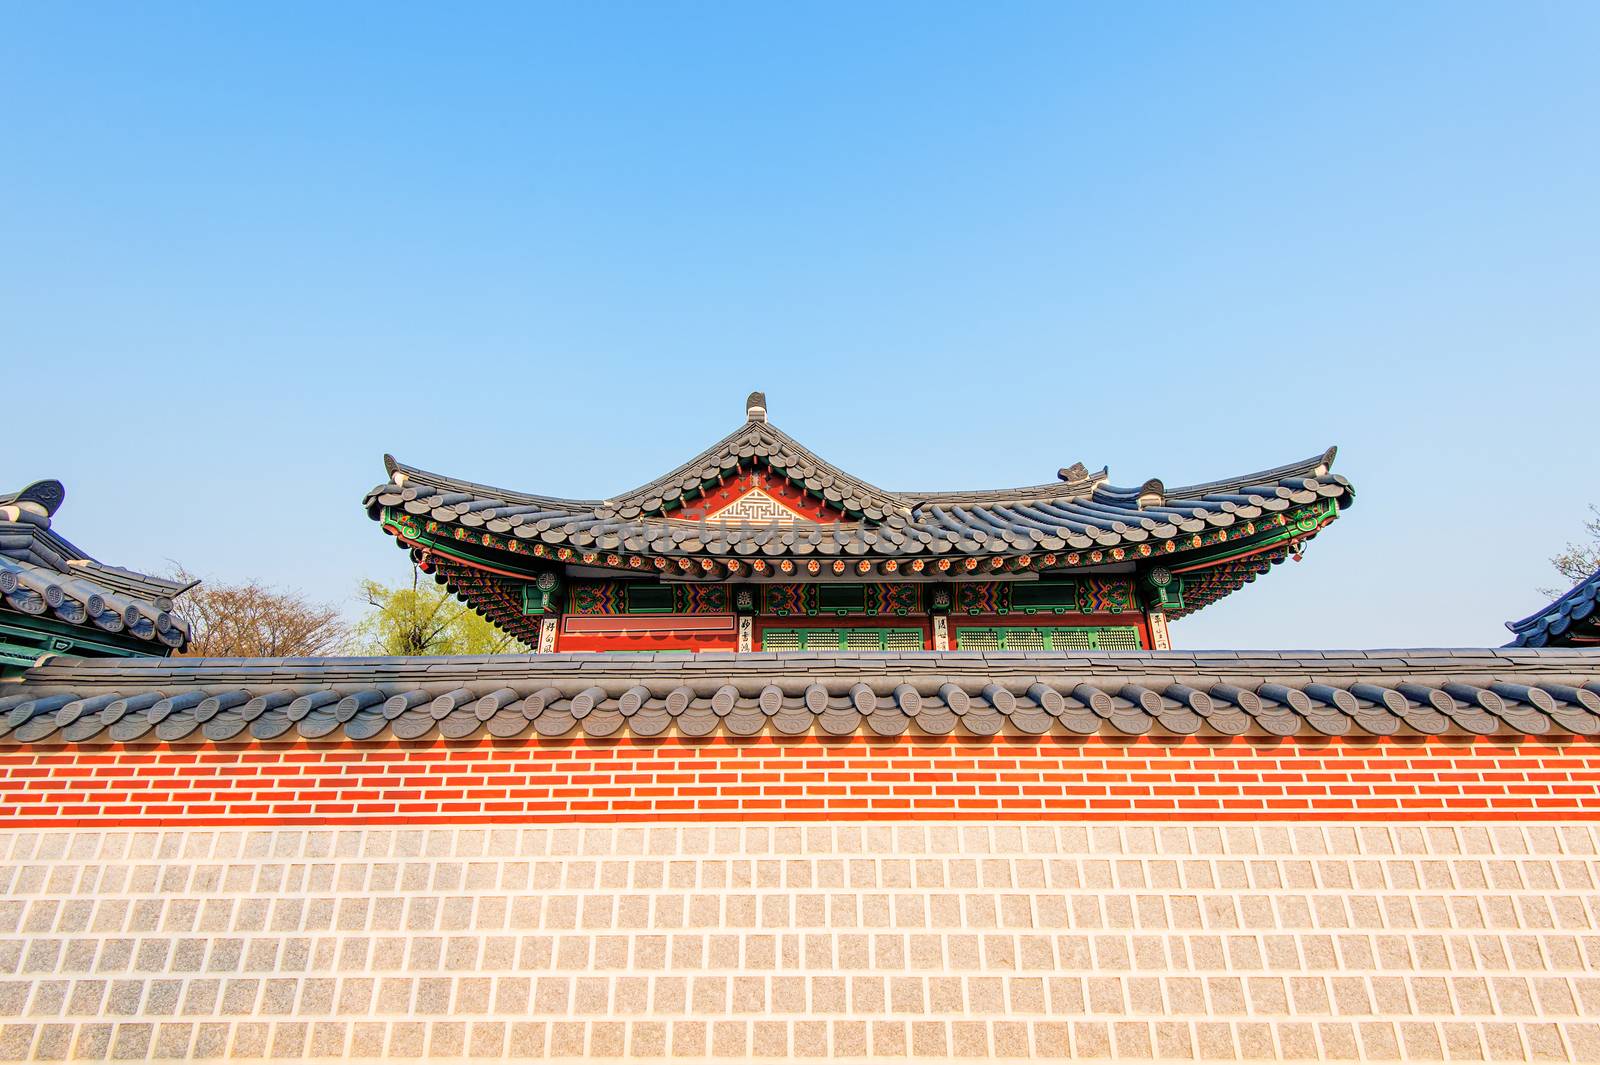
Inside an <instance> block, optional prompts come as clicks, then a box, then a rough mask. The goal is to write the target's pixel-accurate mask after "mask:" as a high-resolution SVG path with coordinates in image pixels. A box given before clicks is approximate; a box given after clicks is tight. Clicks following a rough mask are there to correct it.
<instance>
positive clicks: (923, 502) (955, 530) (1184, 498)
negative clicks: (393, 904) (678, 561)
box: [365, 414, 1353, 559]
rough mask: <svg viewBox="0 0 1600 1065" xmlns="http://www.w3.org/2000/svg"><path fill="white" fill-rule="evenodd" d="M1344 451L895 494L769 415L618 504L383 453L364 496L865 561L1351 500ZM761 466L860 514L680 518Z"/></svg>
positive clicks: (1113, 542)
mask: <svg viewBox="0 0 1600 1065" xmlns="http://www.w3.org/2000/svg"><path fill="white" fill-rule="evenodd" d="M1334 455H1335V449H1333V448H1329V449H1328V450H1327V451H1326V452H1324V453H1322V454H1320V455H1316V456H1313V457H1312V458H1309V459H1306V460H1304V461H1302V462H1297V463H1292V464H1290V465H1287V466H1279V467H1277V468H1275V469H1271V470H1266V471H1263V472H1261V473H1256V474H1249V475H1246V476H1243V477H1236V478H1232V479H1229V480H1224V481H1215V482H1210V483H1207V484H1201V485H1192V486H1187V487H1181V488H1174V489H1167V488H1165V487H1164V486H1163V485H1162V483H1161V482H1160V481H1158V480H1150V481H1146V482H1144V483H1143V484H1142V485H1140V486H1139V487H1137V488H1119V487H1116V486H1113V485H1111V484H1109V483H1108V482H1107V479H1106V473H1105V471H1104V470H1101V471H1100V472H1098V473H1092V474H1091V473H1088V472H1087V471H1086V470H1085V469H1084V468H1083V467H1082V466H1081V465H1077V466H1074V467H1071V468H1068V469H1065V470H1063V471H1061V473H1062V477H1063V478H1064V479H1063V480H1062V481H1059V482H1057V483H1053V484H1046V485H1036V486H1032V487H1025V488H1011V489H990V490H984V491H973V492H890V491H885V490H884V489H881V488H877V487H875V486H873V485H870V484H867V483H866V482H864V481H861V480H858V479H856V478H853V477H851V476H850V475H849V474H846V473H845V472H843V471H842V470H840V469H838V468H837V467H835V466H832V465H830V464H829V463H827V462H824V461H823V460H822V459H820V458H818V457H817V456H815V455H813V454H812V453H811V452H810V451H808V450H806V449H805V448H804V447H802V446H801V445H800V444H799V443H798V442H797V441H795V440H794V439H793V438H792V437H790V436H789V435H788V434H786V433H784V432H783V431H781V430H780V429H778V428H777V427H776V426H773V425H771V424H769V423H768V422H766V421H765V419H764V414H763V417H762V419H760V420H755V419H752V420H751V421H748V422H746V424H745V425H744V426H742V427H741V428H740V429H739V430H738V431H736V432H734V433H732V434H730V435H729V436H727V437H724V438H723V439H722V440H720V441H718V442H717V443H716V444H714V445H712V446H711V447H710V448H708V449H706V450H705V451H704V452H702V453H701V454H699V455H697V456H696V457H695V458H693V459H691V460H690V461H689V462H687V463H685V464H684V465H682V466H680V467H678V468H677V469H675V470H673V471H672V472H671V473H669V474H667V475H666V476H664V477H661V478H658V479H656V480H654V481H651V482H650V483H649V484H646V485H642V486H641V487H639V488H636V489H634V490H632V491H630V492H626V493H624V494H622V495H621V496H619V497H617V498H615V499H611V500H576V499H558V498H555V497H550V496H535V495H528V494H525V493H520V492H511V491H506V490H503V489H498V488H491V487H488V486H486V485H480V484H474V483H471V482H468V481H461V480H457V479H455V478H451V477H445V476H442V475H440V474H435V473H429V472H428V471H426V470H421V469H417V468H416V467H414V466H406V465H403V464H401V463H399V462H397V461H395V459H394V458H393V456H387V455H386V456H385V457H384V462H385V466H386V468H387V469H388V471H389V474H390V480H389V481H387V482H385V483H383V484H380V485H378V486H376V487H375V488H373V489H372V490H371V491H369V492H368V493H367V495H366V497H365V503H366V506H367V509H368V513H369V515H370V516H371V517H372V518H374V519H375V520H377V519H381V517H382V513H383V510H384V508H390V509H392V510H395V511H399V512H403V513H405V514H408V515H412V516H415V517H419V518H430V519H432V520H434V521H436V522H439V523H443V524H446V525H453V526H457V527H460V528H463V529H468V530H482V531H484V532H486V533H490V534H495V535H498V536H504V537H508V538H516V539H519V540H523V541H529V542H532V543H539V544H548V545H558V546H565V547H570V548H572V549H574V550H576V551H580V552H593V551H629V552H636V553H640V554H647V555H652V556H665V557H673V556H678V557H687V556H718V557H738V556H760V557H795V558H802V557H807V556H813V557H829V556H835V557H837V556H861V557H863V558H894V559H899V558H915V557H919V556H920V557H931V556H956V557H960V556H980V555H981V556H987V557H1001V558H1016V557H1019V556H1032V555H1037V554H1039V553H1041V552H1056V551H1087V550H1094V549H1116V548H1122V547H1135V546H1138V545H1146V544H1147V545H1150V546H1152V547H1159V546H1166V544H1165V543H1164V542H1166V541H1179V540H1180V538H1181V539H1183V540H1185V541H1187V540H1189V539H1191V538H1192V537H1193V536H1194V535H1195V534H1199V533H1203V532H1208V531H1212V530H1217V529H1229V528H1231V527H1234V526H1240V527H1242V526H1243V525H1244V524H1245V523H1251V522H1254V521H1256V520H1258V519H1262V518H1269V519H1270V518H1271V517H1272V516H1274V515H1279V514H1283V513H1285V512H1288V511H1291V510H1293V509H1295V508H1301V507H1306V506H1310V505H1314V504H1318V503H1324V502H1327V501H1333V502H1334V503H1336V504H1337V506H1338V507H1339V508H1341V509H1342V508H1344V507H1348V506H1350V505H1351V503H1352V501H1353V492H1352V489H1351V486H1350V482H1349V481H1347V480H1346V479H1345V478H1344V477H1342V476H1339V475H1337V474H1334V473H1331V472H1330V467H1331V466H1332V464H1333V459H1334ZM751 464H758V465H761V466H764V467H765V468H767V469H769V470H771V471H773V472H775V473H777V474H779V475H781V476H783V477H785V478H787V479H788V480H789V481H790V482H792V483H794V484H796V485H799V486H800V487H802V488H803V489H804V490H805V491H806V492H807V493H809V494H811V495H812V496H814V497H815V498H817V499H818V500H821V501H823V502H826V503H828V504H829V505H831V506H833V507H836V508H838V509H839V510H841V511H843V512H844V513H845V514H846V515H848V516H849V517H850V519H851V520H848V521H843V522H837V523H831V524H811V523H806V522H799V523H793V524H788V525H784V526H782V527H778V526H777V525H775V524H773V523H767V522H757V523H750V524H744V525H741V524H737V523H733V524H718V525H715V526H712V527H708V526H706V525H702V524H699V523H696V522H693V521H685V520H677V519H674V518H673V517H672V514H673V512H674V510H675V509H676V508H677V507H679V506H680V505H682V503H683V502H684V501H685V500H687V499H689V498H692V497H694V496H697V495H698V494H699V493H701V492H702V491H704V490H705V488H706V486H707V485H708V484H711V485H714V484H716V482H717V481H718V479H719V478H724V477H726V476H729V475H731V474H733V473H734V472H735V471H737V470H740V469H744V468H749V467H750V465H751Z"/></svg>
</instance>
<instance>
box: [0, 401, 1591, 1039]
mask: <svg viewBox="0 0 1600 1065" xmlns="http://www.w3.org/2000/svg"><path fill="white" fill-rule="evenodd" d="M764 408H765V403H764V402H762V401H761V397H760V396H759V395H756V396H753V397H751V401H750V403H749V405H748V410H747V418H746V421H745V423H744V425H743V426H741V427H740V428H739V430H738V431H737V432H735V433H734V434H733V435H731V436H729V437H728V438H726V439H725V440H723V441H722V442H720V443H719V444H717V445H716V446H714V447H713V448H711V449H710V450H708V451H706V452H705V453H703V454H702V455H699V456H697V457H696V458H694V459H693V460H691V461H690V462H688V463H686V464H684V465H683V466H681V467H679V468H678V469H676V470H674V471H673V472H672V473H670V474H667V475H666V476H664V477H662V478H659V479H658V480H656V481H653V482H651V483H650V484H648V485H645V486H643V487H642V488H639V489H637V490H634V491H632V492H628V493H624V494H622V495H620V496H616V497H613V498H610V499H607V500H601V501H575V500H566V499H555V498H550V497H545V496H538V495H530V494H524V493H516V492H507V491H501V490H499V489H491V488H485V487H483V486H480V485H476V484H472V483H469V482H465V481H457V480H453V479H450V478H445V477H440V476H436V475H433V474H428V473H425V472H423V471H420V470H416V469H413V468H411V467H407V466H402V465H400V464H398V463H394V462H391V463H390V464H389V465H390V474H391V476H390V479H389V481H387V482H386V483H384V484H383V485H380V486H379V487H377V488H375V489H373V490H372V491H371V492H370V493H368V494H367V496H366V503H367V507H368V509H369V513H370V514H371V515H372V517H373V518H374V519H375V520H376V521H378V522H380V523H381V525H382V527H383V529H384V530H385V531H386V532H387V533H389V534H390V535H391V536H393V537H394V539H395V542H396V543H398V544H399V545H400V546H401V547H402V548H403V549H405V550H407V551H409V552H411V553H412V557H413V558H415V559H416V560H417V562H418V564H419V565H422V566H424V567H426V568H427V569H428V570H429V571H430V572H432V573H433V574H434V575H435V577H437V578H439V579H441V580H442V581H444V582H445V583H446V584H448V585H449V586H450V587H451V588H452V589H453V590H454V591H455V592H456V594H458V595H460V596H461V597H463V598H464V599H466V600H467V601H468V602H470V603H472V604H473V605H474V606H476V607H477V608H478V609H480V610H481V611H483V612H484V614H485V615H486V616H488V617H490V618H491V619H493V620H494V622H495V623H496V624H498V625H500V626H501V627H503V628H504V629H506V630H507V631H510V632H512V633H515V634H516V635H517V636H518V637H519V638H520V639H522V640H523V641H524V642H525V643H526V644H527V646H528V648H529V653H526V654H514V655H502V656H494V657H484V658H465V657H462V658H383V657H378V658H325V659H199V658H182V657H179V658H161V657H157V655H158V654H159V653H160V652H162V651H164V650H167V649H169V648H171V647H175V646H179V645H181V642H182V640H181V638H179V637H174V636H173V635H171V633H172V632H174V631H177V630H175V629H174V628H172V627H171V625H169V626H167V627H163V625H162V623H161V613H160V612H161V611H162V610H163V609H165V608H163V607H162V605H161V598H162V595H163V594H170V593H172V592H176V589H167V592H166V593H163V589H162V587H161V586H159V585H155V584H141V583H139V582H140V581H142V580H145V579H144V578H137V577H136V576H130V575H127V574H125V573H123V572H122V571H109V570H107V569H106V568H104V567H95V566H93V565H90V564H88V563H87V562H86V560H83V559H81V553H80V552H76V551H75V550H72V549H69V548H67V547H64V546H62V544H63V542H62V541H59V538H56V537H55V536H54V534H53V533H50V532H49V530H48V527H47V524H48V522H47V519H48V518H49V516H50V514H52V513H53V512H54V507H55V505H56V503H58V502H59V496H58V495H57V497H55V502H51V501H50V498H49V493H48V492H45V491H43V490H41V489H39V488H38V487H37V486H36V487H35V488H34V489H30V490H28V491H26V492H23V493H19V494H18V495H15V496H12V497H9V501H8V502H5V503H0V506H3V507H5V508H8V509H5V510H4V514H5V515H6V516H7V522H8V524H0V535H4V536H5V537H7V539H4V540H3V541H0V543H4V544H5V545H6V551H7V553H6V554H5V555H4V556H3V557H0V574H5V573H10V574H15V575H16V576H15V577H14V578H4V579H7V580H14V581H15V588H16V589H24V588H25V589H26V591H25V592H18V591H15V590H10V591H8V592H7V597H6V600H5V602H6V611H7V613H4V614H3V615H0V618H3V619H4V623H5V624H7V625H12V626H13V627H14V628H21V629H24V630H25V633H38V632H41V631H45V630H44V629H41V628H40V627H39V626H40V625H44V624H45V623H48V624H47V629H48V635H49V637H50V638H57V637H59V638H61V639H64V640H74V639H76V638H78V637H79V636H80V635H81V636H82V637H84V638H85V639H86V640H88V641H89V642H88V643H86V644H83V645H78V644H74V645H73V646H72V647H70V648H57V647H55V646H54V645H41V644H35V645H32V647H31V650H30V652H29V653H31V652H32V651H34V650H37V651H39V652H40V653H39V654H38V655H37V656H36V657H35V658H34V659H33V660H32V664H31V665H30V666H29V668H26V669H25V670H23V671H21V672H20V673H19V675H17V676H14V677H10V678H7V679H0V809H4V810H5V811H6V818H5V820H4V821H3V822H0V1061H61V1060H73V1061H86V1060H87V1061H95V1060H116V1061H174V1060H185V1061H200V1060H210V1061H216V1060H246V1061H291V1060H295V1061H297V1060H313V1061H342V1060H360V1061H385V1062H389V1061H392V1062H414V1061H429V1062H451V1063H455V1062H462V1061H468V1062H480V1061H482V1062H494V1061H499V1062H512V1061H515V1062H523V1061H530V1060H546V1059H556V1060H579V1059H582V1060H590V1061H613V1060H620V1059H630V1060H639V1061H673V1062H699V1061H717V1062H743V1061H747V1060H753V1059H754V1060H759V1059H766V1060H772V1059H794V1060H798V1061H816V1062H822V1061H829V1062H874V1063H881V1062H909V1061H937V1062H944V1061H978V1060H989V1059H1002V1060H1022V1059H1031V1060H1038V1061H1059V1060H1064V1059H1068V1058H1072V1059H1091V1060H1105V1061H1118V1062H1126V1061H1147V1062H1156V1061H1159V1062H1175V1061H1182V1062H1196V1063H1198V1062H1214V1061H1264V1060H1265V1061H1325V1062H1334V1061H1352V1060H1364V1061H1437V1062H1445V1061H1450V1062H1454V1061H1589V1062H1595V1061H1600V795H1597V790H1596V789H1597V785H1600V651H1596V650H1584V649H1582V648H1581V647H1578V646H1571V647H1561V646H1555V645H1557V644H1560V643H1563V642H1568V643H1572V644H1579V643H1581V641H1582V640H1584V639H1587V638H1588V634H1592V624H1591V622H1592V619H1593V609H1592V608H1593V596H1592V594H1591V592H1592V588H1591V591H1590V592H1586V591H1584V590H1582V589H1579V590H1577V591H1575V592H1574V593H1572V594H1571V595H1569V596H1565V597H1563V598H1562V599H1561V600H1558V601H1557V603H1555V604H1552V606H1551V607H1549V608H1547V609H1546V610H1544V611H1541V612H1540V614H1539V615H1537V616H1536V617H1535V618H1532V619H1528V620H1527V621H1525V622H1518V623H1515V624H1514V625H1513V626H1512V627H1513V631H1514V633H1515V634H1516V636H1517V642H1519V643H1522V644H1526V645H1527V646H1513V647H1504V648H1466V649H1455V650H1440V649H1430V648H1417V649H1399V650H1304V651H1272V652H1266V651H1208V652H1186V651H1170V650H1162V649H1161V648H1164V647H1165V646H1166V639H1167V638H1166V635H1165V633H1166V623H1167V621H1169V620H1170V619H1172V618H1174V617H1181V616H1183V615H1184V614H1186V613H1189V612H1191V611H1194V610H1197V609H1199V608H1201V607H1203V606H1205V605H1206V604H1208V603H1210V602H1212V601H1214V600H1216V599H1217V598H1218V597H1220V596H1222V595H1225V594H1228V593H1230V592H1232V591H1234V590H1236V589H1238V588H1240V587H1241V586H1242V585H1243V584H1245V583H1248V582H1249V581H1250V580H1251V579H1253V578H1254V577H1256V576H1259V575H1260V574H1262V573H1264V572H1266V570H1268V569H1270V568H1271V567H1272V566H1273V565H1274V564H1275V563H1278V562H1281V561H1284V560H1285V559H1287V558H1292V557H1294V556H1295V555H1297V554H1298V553H1299V552H1300V551H1301V550H1302V549H1303V548H1304V547H1305V545H1306V543H1307V542H1308V541H1309V540H1310V539H1312V538H1313V537H1314V536H1315V535H1316V534H1317V533H1318V532H1319V531H1320V530H1321V529H1322V528H1323V527H1324V526H1325V525H1327V524H1328V523H1329V522H1330V521H1332V520H1334V519H1335V518H1336V517H1337V516H1338V515H1339V514H1340V513H1341V511H1342V510H1343V508H1344V507H1346V506H1348V505H1349V504H1350V499H1351V492H1350V486H1349V484H1348V483H1347V482H1345V481H1344V479H1343V478H1341V477H1339V476H1338V475H1336V474H1333V473H1332V472H1331V471H1330V470H1329V466H1330V464H1331V462H1332V453H1331V452H1329V453H1328V454H1327V455H1323V456H1318V457H1317V458H1314V459H1311V460H1308V461H1306V462H1303V463H1298V464H1294V465H1291V466H1285V467H1280V468H1278V469H1274V470H1269V471H1266V472H1263V473H1259V474H1251V475H1247V476H1243V477H1236V478H1232V479H1227V480H1221V481H1215V482H1212V483H1209V484H1201V485H1193V486H1187V487H1181V488H1167V487H1165V486H1164V485H1163V484H1161V483H1160V482H1157V481H1147V482H1145V483H1143V484H1141V485H1139V486H1138V487H1137V488H1116V487H1113V486H1112V485H1110V483H1109V482H1108V480H1107V478H1106V476H1105V474H1104V473H1103V472H1102V473H1089V472H1088V471H1086V470H1084V469H1083V468H1082V467H1073V468H1071V469H1068V470H1064V471H1062V474H1061V477H1060V478H1059V479H1058V480H1057V481H1056V482H1054V483H1052V484H1049V485H1044V486H1040V487H1033V488H1023V489H1010V490H988V491H981V492H889V491H884V490H882V489H878V488H875V487H873V486H871V485H869V484H866V483H864V482H862V481H860V480H859V479H856V478H853V477H851V476H849V475H848V474H846V473H844V472H843V471H841V470H838V469H836V468H834V467H832V466H830V465H828V464H827V463H825V462H823V461H822V460H821V459H819V458H817V457H816V456H814V455H813V454H811V453H810V452H809V451H807V450H805V449H804V448H802V447H801V446H800V445H799V444H798V443H796V442H795V441H794V440H792V439H790V438H789V437H787V436H785V435H784V434H783V433H781V432H779V431H778V430H777V429H775V428H774V427H773V426H772V425H771V424H770V423H768V422H767V421H766V419H765V410H764ZM350 517H351V520H359V519H357V518H356V517H355V515H354V514H353V513H352V514H351V515H350ZM7 530H9V531H7ZM24 540H26V541H27V545H33V546H26V545H24V546H23V547H18V546H17V545H19V544H23V541H24ZM47 549H48V550H47ZM18 551H20V552H22V554H18V553H16V552H18ZM24 554H25V555H26V557H25V558H24V557H23V555H24ZM25 567H26V568H25ZM74 575H78V576H77V577H74ZM69 578H70V579H69ZM91 585H94V586H95V587H102V588H104V589H106V591H105V592H101V593H94V592H91V591H90V586H91ZM51 589H56V591H52V590H51ZM135 592H141V593H143V594H139V595H135V594H134V593H135ZM94 594H100V595H101V598H100V599H99V600H93V599H92V598H91V597H92V595H94ZM1585 596H1588V598H1585ZM69 601H70V602H71V603H77V604H79V605H80V606H81V608H82V617H80V616H79V613H78V610H77V608H75V607H73V606H70V605H67V604H68V603H69ZM41 603H42V604H43V607H41V606H40V604H41ZM148 610H155V611H156V613H155V614H154V615H148V614H147V613H146V611H148ZM130 611H131V613H130ZM112 613H115V614H116V618H112V617H109V616H108V615H110V614H112ZM118 618H120V619H121V621H122V623H123V624H124V625H126V626H127V627H128V629H129V630H133V629H135V628H136V629H137V630H138V631H137V632H134V633H133V634H132V636H131V637H130V636H128V635H127V633H116V632H112V631H111V630H112V629H114V628H115V626H116V624H117V620H116V619H118ZM130 618H131V619H132V620H130ZM19 619H21V620H19ZM86 620H87V624H86ZM143 622H148V623H149V628H148V629H147V628H146V626H145V625H144V624H143ZM1294 623H1295V621H1294V618H1293V617H1292V616H1286V617H1284V618H1283V619H1282V625H1283V626H1284V631H1285V632H1292V631H1293V625H1294ZM29 624H32V625H34V627H33V628H28V625H29ZM149 632H153V633H154V634H155V638H154V639H151V638H149V636H148V633H149ZM163 632H166V633H168V635H167V636H165V637H162V635H161V634H162V633H163ZM141 634H145V635H141ZM113 636H115V637H117V639H118V641H120V642H115V641H112V640H111V637H113ZM16 638H17V639H33V638H34V637H32V636H28V635H26V634H25V635H23V636H20V637H16ZM102 645H103V647H109V648H112V649H113V650H121V651H124V652H127V651H136V650H139V649H140V648H147V649H148V650H149V651H152V652H155V653H154V654H145V655H137V654H124V655H120V656H119V655H117V654H114V653H102V651H103V647H102ZM946 648H950V649H949V650H946ZM606 651H627V652H632V653H629V654H605V653H596V652H606ZM692 651H699V652H702V653H687V652H692ZM22 657H26V655H23V656H22Z"/></svg>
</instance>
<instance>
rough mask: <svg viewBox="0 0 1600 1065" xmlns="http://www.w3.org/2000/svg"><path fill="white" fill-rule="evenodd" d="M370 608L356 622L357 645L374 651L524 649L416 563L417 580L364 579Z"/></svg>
mask: <svg viewBox="0 0 1600 1065" xmlns="http://www.w3.org/2000/svg"><path fill="white" fill-rule="evenodd" d="M361 598H362V599H363V600H365V601H366V603H367V605H368V607H369V608H370V609H369V610H368V611H367V614H366V616H365V617H363V618H362V619H361V620H360V621H359V622H357V623H356V626H355V629H354V634H353V639H352V649H353V650H354V651H355V652H356V653H358V654H370V655H492V654H501V653H508V652H519V651H524V650H526V648H525V647H524V646H523V645H522V643H521V642H520V641H518V640H516V639H515V638H513V637H511V636H509V635H507V634H506V633H503V632H501V631H500V630H499V629H497V628H495V626H494V625H492V624H490V623H489V622H488V621H487V620H486V619H484V618H483V617H480V616H479V615H478V614H477V613H475V612H474V611H473V609H472V608H471V607H470V606H467V605H466V604H465V603H463V602H461V601H460V600H458V599H457V598H456V597H455V596H453V595H451V594H450V593H449V592H447V591H446V590H445V589H444V587H443V586H442V585H438V584H435V583H433V581H431V580H423V579H421V577H420V575H419V574H418V572H417V570H416V569H415V568H413V569H412V571H411V583H410V585H409V586H407V585H399V586H397V587H393V588H391V587H389V586H388V585H386V584H381V583H379V582H378V581H370V580H369V581H362V582H361Z"/></svg>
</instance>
